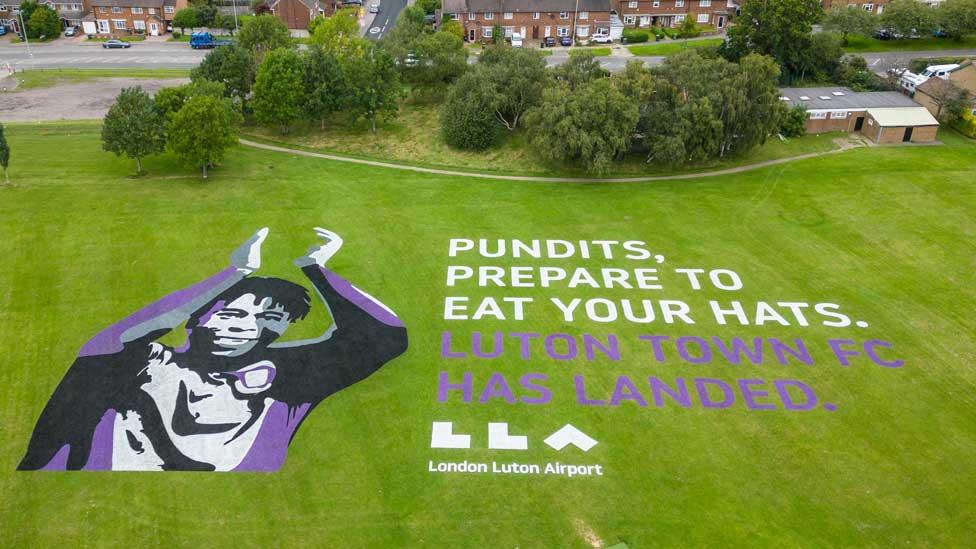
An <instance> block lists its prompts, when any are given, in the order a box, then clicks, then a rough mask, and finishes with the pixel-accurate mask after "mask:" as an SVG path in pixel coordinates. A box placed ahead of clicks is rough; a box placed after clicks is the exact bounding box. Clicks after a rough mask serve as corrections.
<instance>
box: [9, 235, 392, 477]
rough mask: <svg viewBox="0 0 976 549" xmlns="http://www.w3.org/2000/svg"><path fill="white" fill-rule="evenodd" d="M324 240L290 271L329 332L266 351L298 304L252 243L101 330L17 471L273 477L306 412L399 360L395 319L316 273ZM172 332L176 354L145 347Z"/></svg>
mask: <svg viewBox="0 0 976 549" xmlns="http://www.w3.org/2000/svg"><path fill="white" fill-rule="evenodd" d="M315 232H316V234H317V235H318V236H319V237H320V238H321V239H323V240H324V242H323V243H321V244H320V245H315V246H313V247H312V248H311V249H310V250H309V252H308V254H307V255H305V256H303V257H301V258H299V259H297V260H296V261H295V264H296V265H297V266H299V267H300V268H301V270H302V272H303V273H304V274H305V276H306V277H308V279H309V281H310V282H311V283H312V286H313V287H314V288H315V291H316V292H317V293H318V295H319V297H320V298H321V300H322V302H323V303H324V305H325V306H326V307H327V308H328V310H329V312H330V313H331V316H332V319H333V325H332V326H330V327H328V329H326V330H324V332H323V333H322V335H321V336H319V337H317V338H315V339H310V340H302V341H289V342H286V343H276V340H277V339H278V338H279V337H280V336H281V335H282V334H284V333H285V330H287V329H288V327H289V326H290V325H291V324H292V323H294V322H298V321H299V320H302V319H303V318H304V317H305V316H306V315H307V314H308V312H309V309H310V307H311V300H310V298H309V294H308V291H307V290H306V289H305V288H304V287H302V286H300V285H298V284H295V283H293V282H289V281H287V280H283V279H280V278H262V277H256V276H250V275H251V274H252V273H253V272H254V271H256V270H257V269H258V267H259V266H260V263H261V261H260V256H261V244H262V243H263V241H264V239H265V238H266V236H267V234H268V230H267V229H261V230H260V231H258V232H257V234H255V235H254V236H253V237H252V238H251V239H250V240H248V241H247V242H245V243H244V244H243V245H242V246H241V247H240V248H238V250H237V251H236V252H234V253H233V254H232V256H231V265H230V266H228V267H227V268H226V269H224V270H222V271H220V272H219V273H217V274H215V275H214V276H212V277H210V278H208V279H206V280H204V281H202V282H200V283H198V284H195V285H193V286H190V287H188V288H185V289H183V290H180V291H178V292H175V293H172V294H170V295H168V296H166V297H164V298H162V299H160V300H159V301H157V302H155V303H153V304H151V305H149V306H147V307H145V308H143V309H142V310H140V311H138V312H136V313H135V314H133V315H131V316H129V317H128V318H125V319H123V320H122V321H120V322H118V323H116V324H114V325H112V326H109V327H108V328H106V329H105V330H103V331H102V332H101V333H99V334H98V335H96V336H95V337H94V338H92V339H91V340H90V341H88V343H86V344H85V345H84V347H82V349H81V351H80V352H79V353H78V357H77V359H76V360H75V362H74V363H73V364H72V365H71V368H70V369H69V370H68V372H67V374H65V376H64V378H63V379H62V381H61V383H60V384H59V385H58V387H57V389H56V390H55V391H54V394H53V395H52V396H51V398H50V400H49V401H48V403H47V406H46V407H45V408H44V411H43V412H42V413H41V416H40V418H39V419H38V421H37V425H36V427H35V428H34V433H33V435H32V437H31V441H30V444H29V445H28V449H27V454H26V456H25V457H24V459H23V461H21V463H20V466H19V469H22V470H32V469H44V470H79V469H80V470H129V471H133V470H134V471H149V470H182V471H188V470H192V471H275V470H277V469H278V468H280V467H281V465H282V463H284V460H285V455H286V453H287V450H288V444H289V442H290V441H291V439H292V437H293V436H294V435H295V433H296V431H297V429H298V427H299V425H301V423H302V421H304V420H305V418H306V417H307V416H308V415H309V413H310V412H311V410H312V409H313V408H314V407H315V406H316V405H317V404H318V403H319V402H321V401H322V400H324V399H325V398H327V397H328V396H329V395H332V394H333V393H336V392H338V391H341V390H342V389H344V388H346V387H349V386H350V385H352V384H354V383H356V382H358V381H360V380H362V379H364V378H366V377H367V376H369V375H370V374H372V373H373V372H375V371H376V370H378V369H379V368H380V367H382V366H383V365H384V364H386V363H387V362H389V361H391V360H393V359H394V358H396V357H397V356H399V355H400V354H402V353H403V352H404V351H405V350H406V349H407V332H406V329H405V328H404V327H403V324H401V323H400V321H399V319H398V318H397V317H396V315H394V314H393V312H392V311H390V310H389V309H388V308H386V307H385V306H384V305H383V304H381V303H379V302H378V301H376V300H375V299H373V298H372V297H370V296H369V295H367V294H365V293H363V292H361V291H359V290H358V289H356V288H355V287H353V286H352V285H351V284H349V283H348V282H346V281H345V280H343V279H342V278H340V277H339V276H338V275H336V274H335V273H333V272H331V271H330V270H328V269H327V268H326V263H327V262H328V261H329V259H330V258H331V257H332V256H333V255H334V254H335V253H336V252H337V251H338V250H339V248H340V247H341V246H342V239H341V238H339V236H338V235H336V234H335V233H333V232H331V231H327V230H325V229H316V230H315ZM184 322H185V323H186V331H187V339H186V343H185V344H183V345H182V346H180V347H178V348H171V347H167V346H166V345H163V344H161V343H159V342H158V341H157V340H158V339H159V338H160V337H162V336H163V335H165V334H166V333H168V332H170V331H172V330H173V329H175V328H177V327H179V326H181V325H183V324H184Z"/></svg>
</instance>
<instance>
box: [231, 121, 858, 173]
mask: <svg viewBox="0 0 976 549" xmlns="http://www.w3.org/2000/svg"><path fill="white" fill-rule="evenodd" d="M438 109H439V106H438V105H436V104H435V105H428V104H419V105H418V104H409V103H408V104H405V105H403V106H402V108H401V110H400V115H399V117H398V118H396V119H395V120H392V121H390V122H387V123H386V124H383V125H382V126H381V127H380V129H379V131H378V132H376V133H375V134H374V133H372V132H370V131H369V128H368V126H366V125H365V123H362V122H360V123H357V124H348V123H344V122H342V121H337V122H336V123H334V124H333V125H331V126H328V127H327V129H326V130H325V131H324V132H323V131H320V130H319V127H318V125H317V124H311V125H306V126H303V127H298V128H295V129H294V130H293V131H292V132H291V133H290V134H288V135H284V136H282V135H280V134H279V133H278V132H276V131H274V130H268V129H267V128H260V127H253V126H252V127H248V128H246V130H245V134H246V135H247V136H248V137H251V138H258V139H259V140H261V141H266V142H271V143H277V144H286V145H289V146H298V147H301V148H306V149H309V150H313V151H324V152H331V153H339V154H344V155H348V156H354V157H360V158H373V159H381V160H393V161H396V162H400V163H404V164H412V165H417V166H426V167H435V168H456V169H461V170H467V171H480V172H491V173H500V174H530V175H571V176H582V175H587V173H586V172H585V171H584V170H582V169H580V168H579V167H577V166H568V165H562V164H554V163H552V162H549V161H546V160H543V159H540V158H539V157H538V156H536V155H535V154H533V152H532V150H531V149H530V148H529V147H528V146H527V145H526V143H525V136H524V134H523V133H521V132H515V133H514V134H506V135H503V136H502V138H501V142H500V143H499V144H497V145H496V146H494V147H492V148H491V149H488V150H487V151H484V152H467V151H460V150H457V149H453V148H451V147H449V146H447V145H446V144H445V143H444V141H443V139H442V138H441V134H440V131H441V130H440V122H439V117H438ZM840 136H841V134H824V135H809V136H804V137H801V138H797V139H790V140H789V141H788V142H786V143H783V142H781V141H779V140H776V139H773V140H770V141H768V142H767V143H766V145H765V146H763V147H760V148H757V149H754V150H753V151H751V152H749V153H747V154H745V155H742V156H739V157H735V158H732V159H727V160H725V161H710V162H707V163H703V164H700V165H694V166H687V167H685V168H683V171H687V172H696V171H706V170H713V169H720V168H729V167H734V166H741V165H744V164H753V163H756V162H762V161H764V160H772V159H776V158H784V157H790V156H798V155H801V154H806V153H812V152H824V151H829V150H833V149H836V148H837V144H836V143H835V139H837V138H838V137H840ZM673 172H674V170H673V169H668V168H665V167H662V166H658V165H655V164H648V163H647V161H646V158H645V157H643V156H641V155H631V156H629V157H627V158H624V159H622V160H621V161H619V162H617V163H616V164H615V167H614V171H613V174H611V175H619V176H633V175H660V174H664V173H673Z"/></svg>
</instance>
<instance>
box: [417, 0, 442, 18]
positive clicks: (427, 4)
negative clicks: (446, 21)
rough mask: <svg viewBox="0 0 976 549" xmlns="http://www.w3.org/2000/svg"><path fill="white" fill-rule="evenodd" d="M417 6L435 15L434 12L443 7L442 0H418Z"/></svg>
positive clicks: (425, 12) (426, 13)
mask: <svg viewBox="0 0 976 549" xmlns="http://www.w3.org/2000/svg"><path fill="white" fill-rule="evenodd" d="M416 5H417V7H419V8H420V9H422V10H424V14H425V15H434V12H435V11H437V10H439V9H441V0H417V4H416Z"/></svg>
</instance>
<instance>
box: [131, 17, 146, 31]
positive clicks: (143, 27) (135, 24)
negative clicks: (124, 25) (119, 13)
mask: <svg viewBox="0 0 976 549" xmlns="http://www.w3.org/2000/svg"><path fill="white" fill-rule="evenodd" d="M132 26H133V27H135V29H136V30H141V31H145V30H146V22H145V21H143V20H141V19H140V20H138V21H133V22H132Z"/></svg>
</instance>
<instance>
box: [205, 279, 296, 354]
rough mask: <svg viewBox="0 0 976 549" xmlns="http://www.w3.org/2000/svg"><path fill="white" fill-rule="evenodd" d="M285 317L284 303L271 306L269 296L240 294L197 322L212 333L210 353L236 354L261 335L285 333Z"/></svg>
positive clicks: (246, 348) (248, 349) (251, 347)
mask: <svg viewBox="0 0 976 549" xmlns="http://www.w3.org/2000/svg"><path fill="white" fill-rule="evenodd" d="M289 319H290V317H289V315H288V313H287V312H285V309H284V307H282V306H281V305H275V306H272V300H271V298H269V297H265V298H262V299H261V300H260V301H258V299H257V297H255V296H254V294H244V295H242V296H240V297H238V298H237V299H235V300H234V301H231V302H230V303H227V304H226V305H224V306H223V307H221V308H220V309H218V310H217V311H215V312H214V313H213V314H212V315H210V318H208V319H207V321H206V322H204V323H202V324H200V326H201V327H202V328H205V329H207V330H209V331H210V334H211V335H212V337H213V344H214V349H215V350H214V351H213V354H215V355H220V356H240V355H243V354H244V353H246V352H248V351H250V350H251V349H253V348H254V346H255V345H257V344H258V341H259V340H261V336H262V335H263V336H266V337H265V339H267V336H269V335H273V336H274V337H275V338H277V337H278V336H280V335H281V334H283V333H285V330H286V329H287V328H288V322H289ZM267 330H270V332H272V333H270V334H269V333H268V332H267Z"/></svg>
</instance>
